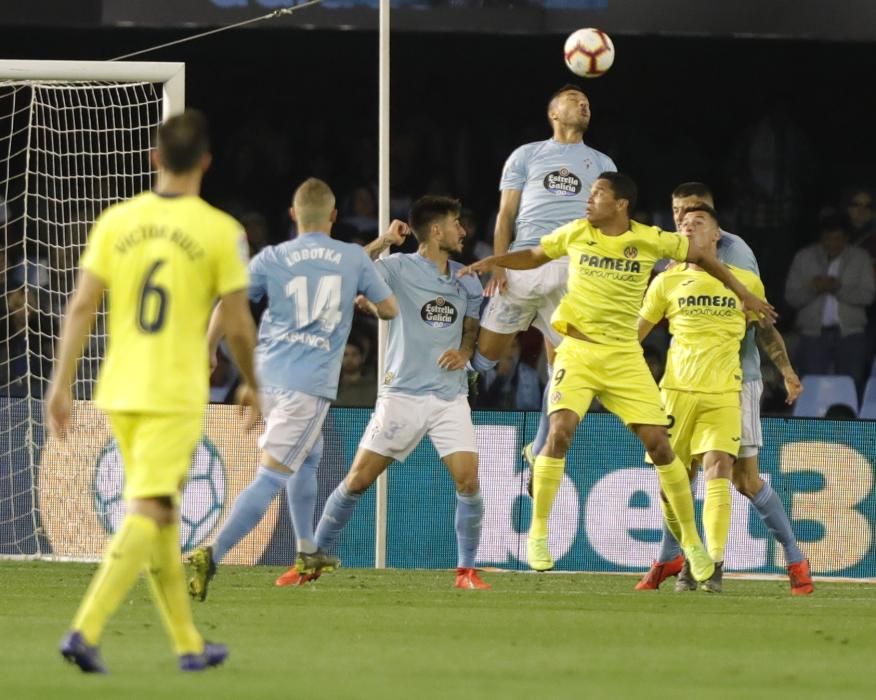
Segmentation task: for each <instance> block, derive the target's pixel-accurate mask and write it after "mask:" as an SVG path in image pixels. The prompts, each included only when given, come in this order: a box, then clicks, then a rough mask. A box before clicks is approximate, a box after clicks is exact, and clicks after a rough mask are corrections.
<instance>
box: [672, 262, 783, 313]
mask: <svg viewBox="0 0 876 700" xmlns="http://www.w3.org/2000/svg"><path fill="white" fill-rule="evenodd" d="M687 262H690V263H693V264H694V265H699V266H700V267H701V268H703V270H705V271H706V272H708V273H709V274H710V275H711V276H712V277H714V278H715V279H717V280H719V281H720V282H723V283H724V284H725V285H726V286H727V287H728V288H729V289H730V290H732V291H733V293H734V294H735V295H736V296H738V297H739V298H740V299H741V300H742V304H743V306H744V307H745V308H746V309H747V310H748V311H751V312H752V313H754V314H756V315H757V317H758V318H760V319H762V320H763V321H764V322H767V323H774V322H775V321H776V319H777V318H778V317H779V315H778V314H777V313H776V310H775V309H774V308H773V306H772V304H770V303H769V302H768V301H766V300H764V299H758V298H757V297H756V296H755V295H754V294H752V293H751V292H750V291H748V289H747V288H746V287H745V285H744V284H742V282H740V281H739V280H738V279H736V277H735V276H734V275H733V274H732V273H731V272H730V270H728V269H727V268H726V267H725V266H724V265H723V264H722V263H721V262H720V261H719V260H718V258H716V257H715V255H714V254H713V253H712V252H711V251H709V250H700V249H698V248H696V247H695V246H691V247H690V248H689V250H688V254H687Z"/></svg>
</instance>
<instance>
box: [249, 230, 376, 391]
mask: <svg viewBox="0 0 876 700" xmlns="http://www.w3.org/2000/svg"><path fill="white" fill-rule="evenodd" d="M249 275H250V288H249V298H250V299H252V300H253V301H259V300H260V299H262V297H264V296H265V295H266V294H267V296H268V308H267V309H265V313H264V315H263V316H262V321H261V324H260V325H259V343H258V347H257V348H256V369H257V371H258V376H259V382H260V383H261V385H262V386H263V387H265V388H274V389H281V390H284V391H302V392H304V393H306V394H310V395H312V396H321V397H323V398H326V399H329V400H330V401H333V400H334V399H335V397H336V396H337V393H338V375H339V374H340V371H341V360H342V359H343V357H344V346H345V345H346V343H347V336H348V335H349V334H350V326H351V325H352V324H353V312H354V310H355V300H356V295H357V294H358V293H360V292H361V293H362V294H364V295H365V296H366V297H367V298H368V299H369V300H371V301H373V302H375V303H378V302H381V301H383V300H384V299H388V298H389V297H390V296H391V295H392V291H391V290H390V289H389V287H388V286H387V285H386V283H385V282H384V281H383V280H382V279H381V277H380V275H379V274H378V272H377V269H376V268H375V267H374V263H373V262H371V259H370V258H369V257H368V254H367V253H366V252H365V250H364V249H363V248H362V247H361V246H358V245H353V244H352V243H342V242H341V241H336V240H334V239H332V238H330V237H329V236H326V235H325V234H322V233H304V234H299V236H298V237H297V238H296V239H295V240H292V241H288V242H286V243H281V244H280V245H277V246H271V247H269V248H265V249H264V250H262V251H261V252H260V253H259V254H258V255H256V256H255V257H254V258H253V259H252V261H251V262H250V264H249Z"/></svg>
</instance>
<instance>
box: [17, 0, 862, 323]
mask: <svg viewBox="0 0 876 700" xmlns="http://www.w3.org/2000/svg"><path fill="white" fill-rule="evenodd" d="M263 9H264V8H262V10H263ZM259 13H260V12H258V11H256V9H254V10H253V13H252V14H259ZM55 20H56V18H49V19H47V20H46V22H47V23H48V22H51V21H55ZM29 21H31V22H34V23H35V24H30V25H28V26H25V27H14V26H10V25H8V24H6V25H5V26H3V27H0V42H2V46H3V50H2V53H3V55H4V56H5V57H6V58H40V59H48V58H57V59H107V58H111V57H114V56H117V55H121V54H125V53H128V52H131V51H135V50H138V49H141V48H146V47H149V46H152V45H156V44H161V43H164V42H167V41H171V40H173V39H177V38H180V37H183V36H187V35H190V34H192V33H194V32H195V31H197V30H196V29H194V28H191V29H174V30H156V29H142V28H120V27H114V28H101V29H97V28H84V27H82V28H80V27H75V26H74V27H69V26H68V27H64V28H57V27H55V28H49V27H42V26H38V25H39V18H31V19H30V20H29ZM270 26H271V25H270V23H266V24H263V25H260V27H262V28H255V29H241V30H235V31H230V32H226V33H224V34H220V35H217V36H212V37H207V38H204V39H201V40H198V41H195V42H190V43H185V44H181V45H178V46H174V47H171V48H168V49H163V50H159V51H155V52H152V53H149V54H146V55H144V56H142V57H139V58H138V59H137V60H167V61H185V62H186V65H187V78H186V98H187V103H188V104H189V105H191V106H196V107H199V108H201V109H203V110H204V111H206V112H207V114H208V115H209V117H210V119H211V122H212V124H213V134H214V142H215V150H216V159H215V165H214V169H213V172H212V173H211V174H210V175H209V177H208V179H207V182H206V188H205V194H206V196H207V198H208V199H210V200H211V201H213V202H215V203H217V204H220V205H225V206H228V207H231V208H236V209H238V210H253V211H258V212H260V213H262V214H263V215H264V216H265V217H267V219H268V222H269V226H270V236H271V238H273V239H274V240H279V239H282V238H283V237H284V236H285V235H286V234H287V230H286V223H285V221H286V220H285V209H286V207H287V204H288V200H289V196H290V193H291V191H292V189H293V188H294V186H295V185H296V183H298V182H299V181H300V180H302V179H303V178H304V177H306V176H308V175H310V174H312V173H317V174H319V175H321V176H323V177H325V178H326V179H327V180H328V181H329V182H330V183H331V184H332V186H333V187H334V188H335V189H336V191H337V192H338V193H339V194H340V195H341V196H342V197H343V195H344V194H345V193H348V192H349V191H350V189H352V188H353V187H354V186H356V185H357V184H361V183H363V182H371V181H375V180H376V171H377V141H376V134H377V77H376V76H377V35H376V33H375V32H372V31H336V30H311V31H308V30H301V29H297V28H294V27H281V28H277V27H274V28H270ZM574 28H575V27H574V26H573V27H569V30H571V29H574ZM563 38H564V36H563V35H558V34H551V35H490V34H481V33H458V32H456V33H447V32H443V33H426V32H410V31H408V32H399V33H396V34H395V35H394V36H393V39H392V131H393V134H392V138H393V140H394V147H393V150H394V153H393V173H392V186H393V191H394V193H395V194H396V195H408V196H414V197H416V196H418V195H419V194H422V193H424V192H425V191H426V190H427V189H429V188H432V189H435V188H437V189H441V190H445V191H448V192H450V193H453V194H456V195H458V196H460V197H461V198H462V199H463V200H464V203H465V204H466V205H467V206H469V207H471V208H472V209H473V210H474V212H475V214H476V216H477V218H478V219H479V221H480V229H481V232H482V235H483V233H484V232H486V230H487V229H489V228H491V224H490V219H491V216H492V214H493V213H494V210H495V207H496V205H497V202H498V194H497V182H498V177H499V173H500V169H501V166H502V163H503V161H504V158H505V157H506V156H507V155H508V153H509V152H510V151H511V149H513V148H514V147H515V146H517V145H519V144H521V143H523V142H526V141H531V140H538V139H542V138H547V136H548V135H549V130H548V127H547V124H546V122H545V119H544V107H545V102H546V99H547V96H548V95H549V94H550V93H551V92H552V91H553V90H554V89H556V88H557V87H558V86H560V85H562V84H563V83H565V82H569V81H574V80H575V76H573V75H572V74H571V73H569V72H568V71H567V70H566V68H565V67H564V65H563V63H562V57H561V52H562V41H563ZM613 38H614V40H615V45H616V49H617V59H616V63H615V66H614V68H613V69H612V70H611V72H610V73H609V74H608V75H607V76H605V77H604V78H600V79H598V80H595V81H579V82H581V83H582V84H584V87H585V89H586V90H587V92H588V93H589V95H590V97H591V101H592V107H593V113H594V116H593V121H592V125H591V132H590V135H589V137H588V140H589V142H590V143H591V144H592V145H594V146H595V147H597V148H600V149H601V150H605V151H607V152H608V153H609V154H610V155H611V156H612V157H613V158H614V159H615V161H616V162H617V163H618V165H619V167H620V169H621V170H623V171H626V172H628V173H630V174H631V175H632V176H633V177H634V178H635V179H636V180H637V181H638V182H639V184H640V188H641V199H642V203H641V206H640V209H643V210H646V211H648V212H649V213H651V214H652V215H654V216H655V217H656V218H657V221H658V222H659V223H664V224H667V225H668V224H669V220H668V218H667V217H668V207H667V203H668V197H669V193H670V191H671V190H672V188H673V186H674V185H675V184H677V183H678V182H680V181H683V180H692V179H699V180H703V181H706V182H708V183H710V184H711V185H712V186H713V187H714V189H715V191H716V194H717V198H718V206H719V209H720V210H721V211H722V212H727V213H728V214H732V213H735V214H736V215H737V217H736V218H733V217H731V218H730V219H729V222H730V225H728V226H727V227H728V228H731V227H733V225H734V224H736V225H735V227H734V229H735V231H736V232H737V233H740V234H741V235H743V236H745V237H746V238H747V239H748V241H749V243H750V244H751V245H752V247H753V248H754V250H755V252H756V253H757V254H758V257H759V259H760V261H761V266H762V269H763V271H764V277H765V280H766V283H767V290H768V292H769V293H770V296H771V298H772V299H773V300H775V301H776V302H778V303H779V306H780V307H781V306H782V302H781V296H782V288H783V282H784V275H785V272H786V270H787V265H788V264H789V263H790V259H791V257H792V255H793V253H794V251H795V250H796V249H798V248H799V247H801V246H802V245H804V244H805V243H807V242H810V241H811V240H812V238H813V236H814V235H815V228H816V224H817V219H818V216H819V214H820V213H821V212H822V211H823V210H824V209H825V208H829V207H832V206H833V207H835V206H837V205H838V203H839V197H840V194H841V191H842V189H843V188H844V187H846V186H850V185H857V184H866V185H872V184H873V183H874V182H876V173H874V168H876V134H874V107H876V99H874V91H873V83H874V76H876V47H874V45H873V43H870V42H861V41H858V42H839V41H823V40H815V39H805V40H804V39H799V40H791V39H769V38H743V37H726V36H724V37H714V38H712V37H679V36H647V35H623V34H615V35H614V37H613ZM767 114H774V115H776V114H777V115H780V116H779V117H777V118H780V119H783V120H785V121H784V122H783V124H787V125H788V128H787V129H786V130H784V131H783V133H792V134H794V135H795V136H794V139H793V140H794V145H792V146H790V148H791V151H790V152H791V153H794V151H795V150H796V151H802V153H801V154H800V155H799V157H798V156H796V155H795V156H794V157H791V158H788V159H786V162H785V163H782V164H780V165H779V167H778V170H779V171H780V175H779V176H780V177H782V178H786V179H788V180H790V181H791V182H792V183H793V188H794V195H793V199H794V202H793V207H792V213H791V215H790V218H789V220H788V221H787V223H786V224H782V225H781V226H777V227H776V226H773V227H771V226H765V227H762V228H761V227H757V226H747V225H746V224H744V223H743V224H738V223H737V222H738V221H739V220H740V219H739V218H738V214H739V213H740V211H739V209H740V207H744V200H743V199H742V196H741V194H740V193H741V192H742V191H743V190H744V187H745V183H744V174H743V170H742V169H741V166H740V157H739V156H740V153H745V152H746V151H745V148H744V146H742V144H743V143H745V138H746V134H747V133H750V130H751V128H752V127H753V126H754V125H755V124H756V123H757V122H758V120H760V119H761V118H763V117H764V116H765V115H767ZM277 134H280V135H282V139H281V140H277V139H276V135H277ZM242 143H245V144H246V146H245V149H246V150H247V153H246V154H244V155H241V148H242V146H241V144H242ZM402 146H403V147H404V148H402ZM242 159H243V160H242ZM242 163H243V164H244V166H245V167H244V166H242ZM737 204H739V205H740V206H739V207H737V206H736V205H737ZM661 215H662V218H661ZM784 311H785V314H784V321H785V323H788V322H789V321H790V317H791V314H790V313H788V312H787V309H784Z"/></svg>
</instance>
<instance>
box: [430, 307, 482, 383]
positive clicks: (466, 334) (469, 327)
mask: <svg viewBox="0 0 876 700" xmlns="http://www.w3.org/2000/svg"><path fill="white" fill-rule="evenodd" d="M480 327H481V324H480V321H478V319H476V318H470V317H468V316H466V317H465V319H464V320H463V322H462V340H460V342H459V348H458V349H456V348H451V349H450V350H445V351H444V352H443V353H441V357H439V358H438V366H439V367H441V368H443V369H446V370H457V369H464V368H465V365H466V363H467V362H468V361H469V360H470V359H471V356H472V355H474V349H475V341H476V340H477V338H478V331H479V330H480Z"/></svg>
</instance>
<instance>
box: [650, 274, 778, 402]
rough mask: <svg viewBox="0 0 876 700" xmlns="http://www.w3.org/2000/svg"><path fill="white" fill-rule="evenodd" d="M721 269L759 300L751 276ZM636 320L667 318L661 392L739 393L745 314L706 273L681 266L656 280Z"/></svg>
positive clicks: (735, 299)
mask: <svg viewBox="0 0 876 700" xmlns="http://www.w3.org/2000/svg"><path fill="white" fill-rule="evenodd" d="M727 267H728V268H729V270H730V272H732V273H733V276H734V277H736V279H738V280H739V281H740V282H742V284H744V285H745V288H746V289H748V291H750V292H751V293H752V294H754V295H755V296H757V297H758V298H760V299H765V292H764V288H763V282H761V281H760V278H759V277H758V276H757V275H756V274H754V273H753V272H749V271H748V270H742V269H740V268H738V267H733V266H732V265H728V266H727ZM641 316H642V318H644V319H645V320H646V321H649V322H651V323H658V322H659V321H660V320H661V319H662V318H664V317H666V318H668V319H669V332H670V333H671V334H672V344H671V345H670V346H669V354H668V355H667V359H666V372H665V373H664V375H663V380H662V381H661V382H660V386H661V387H663V388H664V389H675V390H677V391H696V392H701V393H706V394H722V393H727V392H734V391H741V390H742V367H741V364H740V359H739V348H740V345H741V343H742V339H743V338H744V337H745V331H746V326H747V318H746V314H745V312H744V310H743V309H742V302H740V300H739V297H737V296H736V295H735V294H734V293H733V292H731V291H730V290H729V289H727V287H725V286H724V285H723V284H722V283H721V282H719V281H718V280H717V279H715V278H714V277H712V276H711V275H710V274H709V273H708V272H705V271H703V270H692V269H691V268H690V265H687V264H685V265H676V266H675V267H673V268H671V269H669V270H667V271H666V272H663V273H662V274H660V275H658V276H657V277H656V278H655V279H654V282H653V283H652V284H651V286H650V287H649V288H648V292H647V294H645V301H644V303H643V304H642V310H641Z"/></svg>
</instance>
